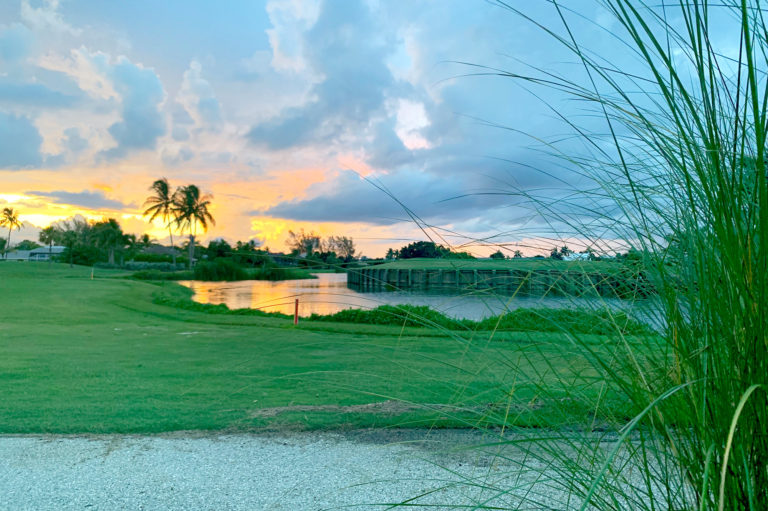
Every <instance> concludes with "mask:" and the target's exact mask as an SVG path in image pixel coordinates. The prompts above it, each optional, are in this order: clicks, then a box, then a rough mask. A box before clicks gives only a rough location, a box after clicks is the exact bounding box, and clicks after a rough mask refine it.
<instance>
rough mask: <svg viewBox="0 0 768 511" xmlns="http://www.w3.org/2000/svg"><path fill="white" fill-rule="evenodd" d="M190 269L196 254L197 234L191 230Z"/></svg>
mask: <svg viewBox="0 0 768 511" xmlns="http://www.w3.org/2000/svg"><path fill="white" fill-rule="evenodd" d="M188 249H189V269H190V270H191V269H192V258H193V257H194V255H195V235H194V234H192V233H191V232H190V233H189V247H188Z"/></svg>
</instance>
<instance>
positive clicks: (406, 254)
mask: <svg viewBox="0 0 768 511" xmlns="http://www.w3.org/2000/svg"><path fill="white" fill-rule="evenodd" d="M385 258H386V259H416V258H426V259H474V258H475V256H473V255H472V254H470V253H469V252H454V251H452V250H451V249H449V248H447V247H444V246H443V245H438V244H437V243H435V242H432V241H415V242H413V243H410V244H408V245H406V246H404V247H402V248H400V249H399V250H395V249H392V248H390V249H389V250H387V254H386V256H385Z"/></svg>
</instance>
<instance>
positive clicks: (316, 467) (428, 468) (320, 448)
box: [0, 431, 556, 511]
mask: <svg viewBox="0 0 768 511" xmlns="http://www.w3.org/2000/svg"><path fill="white" fill-rule="evenodd" d="M479 440H481V439H480V438H478V436H477V435H476V434H472V433H471V432H458V431H453V432H451V431H447V432H445V431H443V432H437V433H426V432H424V431H420V432H375V433H371V432H367V433H366V432H358V433H349V434H343V435H342V434H333V433H296V434H286V435H269V436H263V435H207V436H204V435H195V434H194V433H192V434H186V435H182V434H173V435H161V436H125V435H105V436H87V437H84V436H3V437H0V460H1V461H0V509H8V510H16V509H18V510H23V509H34V510H47V509H51V510H71V509H78V510H80V509H88V510H113V509H126V510H134V509H135V510H155V509H157V510H217V511H218V510H241V509H242V510H248V511H253V510H261V509H264V510H273V509H275V510H321V509H338V508H344V507H348V506H353V507H352V509H371V510H379V509H387V508H388V506H386V505H381V504H384V503H399V502H402V501H404V500H405V499H408V498H411V497H414V496H417V495H420V494H423V493H427V492H433V491H434V490H437V491H434V493H431V494H430V495H428V496H427V497H426V498H424V499H421V500H419V501H418V502H419V503H421V504H427V503H430V504H439V505H440V506H438V507H431V508H430V509H447V508H446V507H441V506H442V505H443V504H446V503H450V504H472V503H477V502H478V501H481V500H484V499H485V498H487V497H488V496H490V495H492V494H493V493H495V491H493V492H490V491H488V490H483V489H480V488H472V489H469V488H468V487H467V486H465V485H462V486H455V485H454V486H450V481H455V480H457V479H458V478H460V477H468V478H477V479H478V480H481V481H483V482H486V483H490V484H493V483H499V484H500V486H503V487H505V488H509V487H511V486H512V485H517V483H519V482H520V481H518V478H519V477H520V474H519V471H516V470H515V469H514V467H511V466H508V465H507V464H505V463H504V462H503V461H502V460H500V459H499V458H497V457H494V456H489V455H487V454H486V455H484V454H482V453H480V452H479V451H476V450H455V449H454V450H453V451H451V452H446V449H450V448H451V447H459V448H460V447H462V446H467V445H469V444H471V443H477V442H478V441H479ZM448 471H453V474H450V473H449V472H448ZM531 477H533V476H531ZM522 486H527V485H525V484H524V485H522ZM555 497H556V496H555V495H552V494H551V492H549V493H547V492H545V493H543V494H542V495H541V497H540V498H541V499H542V503H544V502H546V503H547V504H550V505H552V504H553V503H554V502H555Z"/></svg>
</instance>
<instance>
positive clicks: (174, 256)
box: [168, 224, 176, 270]
mask: <svg viewBox="0 0 768 511" xmlns="http://www.w3.org/2000/svg"><path fill="white" fill-rule="evenodd" d="M168 235H169V236H170V237H171V257H172V258H173V269H174V270H175V269H176V247H174V246H173V231H172V230H171V226H170V224H169V225H168Z"/></svg>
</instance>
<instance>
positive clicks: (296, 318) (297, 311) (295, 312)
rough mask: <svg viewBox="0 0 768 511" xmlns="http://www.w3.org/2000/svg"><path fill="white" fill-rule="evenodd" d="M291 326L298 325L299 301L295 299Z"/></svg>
mask: <svg viewBox="0 0 768 511" xmlns="http://www.w3.org/2000/svg"><path fill="white" fill-rule="evenodd" d="M293 324H294V325H298V324H299V299H298V298H296V307H294V309H293Z"/></svg>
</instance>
